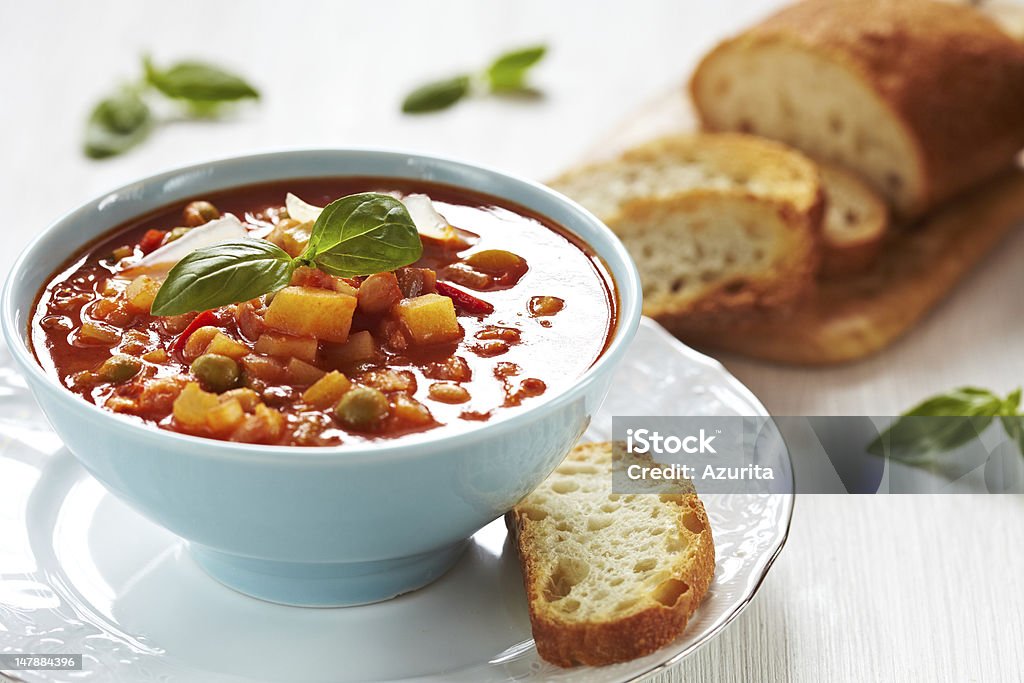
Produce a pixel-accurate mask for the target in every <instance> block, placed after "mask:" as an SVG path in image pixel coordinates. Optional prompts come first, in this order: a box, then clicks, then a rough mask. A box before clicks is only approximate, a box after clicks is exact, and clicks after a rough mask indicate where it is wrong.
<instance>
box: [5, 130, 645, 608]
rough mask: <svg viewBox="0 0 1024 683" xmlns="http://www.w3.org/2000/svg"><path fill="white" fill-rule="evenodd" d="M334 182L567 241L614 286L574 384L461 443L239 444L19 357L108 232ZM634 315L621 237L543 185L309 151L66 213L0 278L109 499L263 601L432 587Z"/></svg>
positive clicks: (397, 157) (563, 430)
mask: <svg viewBox="0 0 1024 683" xmlns="http://www.w3.org/2000/svg"><path fill="white" fill-rule="evenodd" d="M344 175H353V176H385V177H393V178H410V179H416V180H428V181H433V182H438V183H444V184H447V185H453V186H456V187H462V188H468V189H470V190H475V191H477V192H483V193H486V194H490V195H494V196H496V197H501V198H504V199H507V200H509V201H512V202H515V203H517V204H520V205H522V206H525V207H527V208H528V209H530V210H532V211H534V212H536V213H538V214H541V215H544V216H547V217H549V218H551V219H552V220H554V221H555V222H556V223H558V224H560V225H562V226H564V227H566V228H568V229H569V230H571V231H572V232H574V233H575V234H576V235H578V236H579V237H581V238H582V239H583V240H584V241H586V242H587V244H589V245H590V246H591V248H593V249H594V251H595V252H596V253H597V254H598V255H599V256H600V257H601V258H602V259H604V261H605V263H606V264H607V266H608V268H609V269H610V271H611V273H612V275H613V277H614V278H615V282H616V285H617V289H618V294H619V299H620V307H619V322H618V327H617V329H616V330H615V334H614V337H613V339H612V341H611V344H610V345H609V347H608V349H607V350H606V351H605V353H604V355H602V356H601V358H600V359H599V360H598V361H597V362H596V363H595V364H594V366H593V367H591V368H590V370H588V371H587V372H586V374H584V375H583V376H582V377H581V378H580V379H579V381H578V382H577V383H576V384H575V385H574V386H573V387H572V388H570V389H568V390H566V391H563V392H561V393H558V394H553V395H551V396H546V397H544V398H543V399H541V400H538V401H537V402H536V403H534V404H533V405H532V406H531V407H529V408H528V409H525V410H523V411H521V412H517V413H515V414H512V415H508V416H502V415H500V414H499V415H498V416H496V417H495V418H494V419H492V420H490V421H489V422H486V423H481V424H480V425H478V426H474V427H473V428H472V429H469V430H467V431H466V432H465V433H461V434H457V435H454V436H445V437H435V438H431V436H430V434H429V432H428V433H426V434H424V435H422V436H421V437H420V438H417V439H412V440H408V441H407V440H404V439H403V440H402V441H398V442H394V443H383V444H380V445H376V444H375V445H372V446H342V447H335V448H288V447H280V446H278V447H274V446H258V445H248V444H237V443H228V442H224V441H216V440H213V439H203V438H197V437H191V436H186V435H182V434H176V433H173V432H169V431H166V430H160V429H156V428H153V427H146V426H143V425H141V424H138V423H137V422H135V421H132V420H130V419H126V418H123V417H119V416H117V415H115V414H113V413H110V412H108V411H105V410H102V409H100V408H98V407H96V406H94V405H92V404H91V403H88V402H86V401H84V400H82V399H81V398H80V397H78V396H76V395H75V394H73V393H71V392H70V391H68V390H67V389H65V388H64V387H62V386H61V385H60V384H59V383H58V382H56V381H55V380H54V379H53V378H51V377H49V376H47V375H46V374H45V373H44V372H43V370H42V369H41V368H40V366H39V365H38V363H37V362H36V360H35V358H34V357H33V356H32V353H31V352H30V350H29V347H28V344H27V328H28V324H29V320H30V319H31V314H32V305H33V302H34V299H35V296H36V293H37V292H38V290H39V289H40V288H41V287H42V286H43V284H44V283H45V282H46V281H47V279H48V278H49V277H50V276H51V274H52V273H53V272H54V271H55V270H56V269H57V268H58V267H59V266H60V265H61V264H63V263H64V262H65V261H66V259H68V258H69V257H70V256H71V255H72V254H73V253H74V252H75V251H76V250H77V249H78V248H79V247H80V246H82V245H83V244H85V243H86V242H88V241H90V240H92V239H93V238H95V237H97V236H98V235H101V234H103V233H104V232H106V231H107V230H109V229H110V228H112V227H114V226H116V225H118V224H120V223H122V222H124V221H127V220H129V219H131V218H134V217H136V216H139V215H142V214H144V213H147V212H148V211H150V210H152V209H155V208H158V207H161V206H165V205H167V204H169V203H173V202H177V201H181V200H184V199H186V198H190V197H196V196H202V195H204V194H207V193H209V192H212V191H216V190H220V189H224V188H230V187H235V186H239V185H247V184H251V183H259V182H265V181H275V180H285V179H288V178H308V177H317V176H324V177H326V176H344ZM640 306H641V291H640V281H639V277H638V275H637V272H636V267H635V266H634V265H633V262H632V260H631V259H630V257H629V254H628V253H627V252H626V250H625V248H624V247H623V246H622V244H621V243H620V242H619V240H618V239H617V238H616V237H615V236H614V235H613V234H612V233H611V231H610V230H608V228H607V227H605V226H604V225H603V224H602V223H601V222H600V221H598V220H597V219H596V218H595V217H594V216H592V215H591V214H590V213H588V212H587V211H585V210H584V209H583V208H581V207H580V206H578V205H577V204H575V203H573V202H572V201H570V200H568V199H566V198H565V197H563V196H561V195H559V194H557V193H555V192H552V191H551V190H549V189H547V188H546V187H544V186H542V185H539V184H537V183H533V182H530V181H527V180H521V179H518V178H514V177H511V176H508V175H505V174H502V173H498V172H496V171H493V170H489V169H485V168H480V167H477V166H471V165H467V164H463V163H459V162H455V161H449V160H445V159H438V158H433V157H425V156H419V155H414V154H401V153H394V152H381V151H373V150H309V151H286V152H276V153H268V154H259V155H253V156H245V157H237V158H232V159H225V160H222V161H215V162H211V163H206V164H199V165H196V166H190V167H188V168H184V169H180V170H175V171H170V172H167V173H162V174H160V175H157V176H153V177H151V178H147V179H145V180H141V181H139V182H137V183H133V184H131V185H127V186H125V187H122V188H120V189H118V190H115V191H114V192H111V193H109V194H107V195H105V196H103V197H100V198H99V199H96V200H94V201H91V202H89V203H87V204H85V205H84V206H82V207H81V208H79V209H77V210H75V211H72V212H71V213H69V214H68V215H66V216H64V217H63V218H61V219H60V220H58V221H57V222H56V223H54V224H53V225H51V226H50V227H49V228H48V229H47V230H46V231H45V232H43V234H42V235H40V236H39V237H38V238H37V239H36V240H35V241H34V242H32V244H31V245H29V247H28V249H26V250H25V252H24V253H23V254H22V255H21V257H20V258H19V259H18V261H17V262H16V264H15V266H14V269H13V271H12V272H11V273H10V275H8V277H7V281H6V283H5V285H4V290H3V301H2V327H3V333H4V337H5V339H6V340H7V344H8V345H9V346H10V349H11V352H12V355H13V356H14V358H15V359H16V360H17V362H18V364H19V365H20V367H21V371H22V372H23V373H24V375H25V378H26V379H27V380H28V384H29V387H30V388H31V389H32V392H33V394H34V395H35V397H36V400H37V401H38V402H39V405H40V406H41V407H42V409H43V412H44V413H45V414H46V416H47V418H48V419H49V421H50V423H51V424H52V425H53V428H54V429H55V430H56V432H57V434H58V435H59V436H60V438H61V439H62V440H63V441H64V443H65V444H67V447H68V448H69V449H70V450H71V452H72V453H74V454H75V456H76V457H77V458H78V459H79V460H80V461H81V462H82V464H83V465H84V466H85V467H86V468H87V469H88V470H89V472H91V473H92V475H93V476H95V477H96V479H98V480H99V481H100V482H101V483H102V484H103V485H104V486H106V487H107V488H108V489H109V490H110V491H111V492H113V493H114V494H115V495H117V496H118V497H120V498H121V499H122V500H124V501H126V502H128V503H129V504H130V505H132V506H133V507H134V508H135V509H136V510H138V511H139V512H141V513H142V514H144V515H145V516H146V517H148V518H149V519H151V520H153V521H154V522H156V523H157V524H159V525H161V526H163V527H166V528H167V529H169V530H171V531H172V532H174V533H175V534H178V535H179V536H181V537H182V538H184V539H186V540H187V541H188V544H189V549H190V550H191V553H192V555H193V557H194V558H195V560H196V561H197V562H198V563H199V564H200V565H201V566H202V567H203V568H204V569H206V571H207V572H209V573H210V574H211V575H212V576H213V577H214V578H216V579H218V580H219V581H221V582H223V583H225V584H227V585H228V586H230V587H232V588H235V589H237V590H239V591H241V592H243V593H248V594H249V595H253V596H256V597H259V598H263V599H266V600H271V601H274V602H281V603H287V604H293V605H310V606H313V605H315V606H330V605H355V604H362V603H368V602H375V601H379V600H386V599H388V598H391V597H394V596H396V595H399V594H401V593H405V592H407V591H411V590H414V589H416V588H419V587H421V586H424V585H426V584H427V583H429V582H431V581H433V580H434V579H436V578H438V577H439V576H441V574H443V573H444V572H445V571H446V570H447V569H448V568H449V567H451V565H452V564H454V562H455V561H456V560H457V559H458V557H459V554H460V552H461V550H462V549H463V547H464V546H465V545H466V540H467V539H468V538H469V536H471V535H472V534H473V533H474V532H476V531H477V530H478V529H480V528H481V527H483V526H484V525H486V524H487V523H489V522H490V521H492V520H494V519H496V518H497V517H499V516H500V515H502V514H503V513H505V512H506V511H507V510H508V509H509V508H511V507H512V506H513V505H514V504H515V503H516V502H517V501H519V500H520V499H521V498H522V497H523V496H525V495H526V494H527V493H528V492H529V491H531V490H532V489H533V488H535V487H536V486H537V485H538V484H539V483H540V482H541V481H542V480H543V479H544V478H545V477H547V475H548V474H550V473H551V471H552V470H553V469H554V468H555V467H556V466H557V464H558V463H559V462H560V461H561V460H562V458H563V457H564V456H565V454H566V453H567V452H568V451H569V449H570V448H571V447H572V445H573V443H574V442H575V441H576V439H577V438H578V437H579V436H580V435H581V434H582V433H583V431H584V429H585V428H586V426H587V424H588V422H589V421H590V417H591V415H593V413H594V411H595V410H596V409H597V408H598V406H599V404H600V403H601V401H602V400H603V399H604V396H605V394H606V392H607V390H608V385H609V382H610V380H611V377H612V372H613V370H614V368H615V366H616V365H617V364H618V363H619V361H621V360H622V357H623V354H624V353H625V352H626V349H627V347H628V345H629V342H630V340H631V339H632V337H633V335H634V333H635V332H636V328H637V325H638V323H639V320H640ZM125 542H130V539H126V541H125Z"/></svg>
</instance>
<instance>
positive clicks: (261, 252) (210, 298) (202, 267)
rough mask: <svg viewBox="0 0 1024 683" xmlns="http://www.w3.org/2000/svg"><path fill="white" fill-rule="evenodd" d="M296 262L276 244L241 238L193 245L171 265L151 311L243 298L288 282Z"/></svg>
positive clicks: (176, 310)
mask: <svg viewBox="0 0 1024 683" xmlns="http://www.w3.org/2000/svg"><path fill="white" fill-rule="evenodd" d="M297 265H298V263H297V262H296V261H294V260H293V259H292V257H291V256H289V255H288V253H287V252H286V251H285V250H284V249H282V248H281V247H279V246H277V245H276V244H273V243H272V242H268V241H266V240H262V239H242V240H233V241H230V242H223V243H221V244H217V245H214V246H212V247H207V248H205V249H197V250H196V251H194V252H192V253H191V254H189V255H188V256H186V257H185V258H183V259H182V260H180V261H178V263H177V264H176V265H175V266H174V267H173V268H171V272H170V273H168V274H167V279H166V280H165V281H164V283H163V285H162V286H161V287H160V291H159V292H158V293H157V296H156V299H155V300H154V301H153V307H152V309H151V312H152V314H153V315H181V314H182V313H189V312H191V311H207V310H209V309H211V308H217V307H218V306H227V305H228V304H234V303H239V302H241V301H248V300H249V299H255V298H256V297H258V296H260V295H262V294H266V293H267V292H273V291H276V290H278V289H281V288H282V287H285V286H287V285H288V282H289V281H290V280H291V277H292V272H293V271H294V270H295V268H296V266H297Z"/></svg>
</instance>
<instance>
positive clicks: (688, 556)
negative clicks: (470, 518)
mask: <svg viewBox="0 0 1024 683" xmlns="http://www.w3.org/2000/svg"><path fill="white" fill-rule="evenodd" d="M611 467H612V444H609V443H600V444H581V445H578V446H576V448H574V449H573V451H572V452H571V453H570V454H569V455H568V457H567V458H566V459H565V461H564V462H563V463H562V464H561V465H560V466H559V467H558V469H557V470H556V471H555V473H554V474H552V475H551V476H550V477H549V478H548V479H547V480H546V481H545V482H544V483H543V484H541V486H540V487H539V488H538V489H537V490H536V491H534V492H533V493H531V494H530V495H529V496H527V497H526V499H525V500H523V502H521V503H520V504H519V505H517V506H516V507H515V508H513V510H512V511H511V512H509V513H508V515H507V517H506V522H507V523H508V526H509V528H510V530H511V531H512V533H513V535H514V536H515V540H516V545H517V549H518V551H519V558H520V562H521V564H522V568H523V581H524V584H525V586H526V595H527V599H528V600H529V608H530V622H531V625H532V627H533V638H534V642H535V643H536V645H537V652H538V653H539V654H540V656H541V657H543V658H544V659H545V660H547V661H549V662H551V663H553V664H557V665H559V666H575V665H577V664H587V665H591V666H601V665H604V664H611V663H613V662H621V661H625V660H629V659H634V658H636V657H640V656H643V655H645V654H648V653H650V652H653V651H655V650H657V649H659V648H661V647H663V646H664V645H666V644H668V643H670V642H671V641H672V640H674V639H675V638H676V637H677V636H678V635H679V634H680V633H682V632H683V630H684V629H685V628H686V623H687V621H688V620H689V618H690V616H691V615H692V614H693V612H694V610H696V609H697V606H698V605H699V604H700V602H701V600H702V599H703V598H704V595H705V594H706V593H707V590H708V587H709V586H710V584H711V579H712V576H713V575H714V571H715V548H714V543H713V541H712V538H711V527H710V525H709V524H708V518H707V514H706V513H705V511H704V506H703V505H702V504H701V502H700V499H698V498H697V495H696V494H695V493H693V492H692V491H693V489H692V486H686V485H685V483H682V484H680V486H679V488H680V491H679V493H678V494H674V495H659V494H655V493H651V494H640V495H637V494H634V495H616V494H613V493H612V492H611V480H612V475H611Z"/></svg>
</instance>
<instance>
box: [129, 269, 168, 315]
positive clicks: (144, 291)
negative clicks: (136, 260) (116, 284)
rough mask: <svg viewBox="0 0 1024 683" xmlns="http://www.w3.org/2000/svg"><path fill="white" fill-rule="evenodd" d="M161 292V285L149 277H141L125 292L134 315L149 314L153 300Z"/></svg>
mask: <svg viewBox="0 0 1024 683" xmlns="http://www.w3.org/2000/svg"><path fill="white" fill-rule="evenodd" d="M159 291H160V283H159V282H158V281H157V280H154V279H153V278H151V277H150V276H148V275H140V276H138V277H137V278H135V279H134V280H132V283H131V284H130V285H128V289H126V290H124V296H125V299H126V300H127V301H128V309H129V310H130V311H132V312H133V313H149V309H150V308H152V307H153V300H154V299H156V294H157V292H159Z"/></svg>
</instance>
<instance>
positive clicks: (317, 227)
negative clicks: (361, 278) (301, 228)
mask: <svg viewBox="0 0 1024 683" xmlns="http://www.w3.org/2000/svg"><path fill="white" fill-rule="evenodd" d="M422 255H423V244H422V242H420V234H419V232H418V231H417V230H416V224H415V223H414V222H413V220H412V216H410V215H409V210H408V209H406V208H405V205H404V204H403V203H402V202H400V201H398V200H397V199H395V198H394V197H392V196H391V195H386V194H378V193H375V192H363V193H360V194H353V195H349V196H347V197H342V198H341V199H338V200H335V201H333V202H331V203H330V204H328V205H327V206H326V207H324V210H323V211H322V212H321V213H320V216H319V217H318V218H317V219H316V222H315V223H313V230H312V232H311V233H310V236H309V243H308V244H307V245H306V250H305V251H304V252H303V253H302V255H301V256H300V257H299V259H300V260H303V261H307V262H311V263H315V264H316V266H317V267H319V268H320V269H321V270H323V271H325V272H327V273H330V274H331V275H338V276H341V277H355V276H357V275H372V274H373V273H383V272H386V271H389V270H394V269H395V268H401V267H402V266H407V265H409V264H410V263H414V262H415V261H417V260H419V258H420V256H422Z"/></svg>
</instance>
